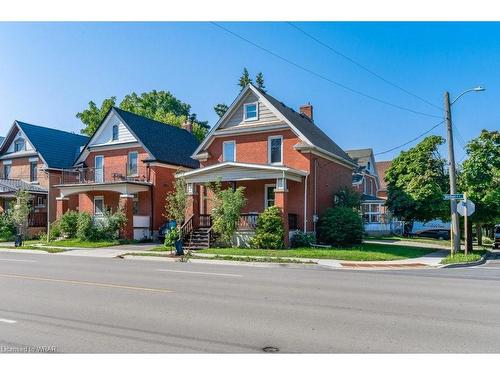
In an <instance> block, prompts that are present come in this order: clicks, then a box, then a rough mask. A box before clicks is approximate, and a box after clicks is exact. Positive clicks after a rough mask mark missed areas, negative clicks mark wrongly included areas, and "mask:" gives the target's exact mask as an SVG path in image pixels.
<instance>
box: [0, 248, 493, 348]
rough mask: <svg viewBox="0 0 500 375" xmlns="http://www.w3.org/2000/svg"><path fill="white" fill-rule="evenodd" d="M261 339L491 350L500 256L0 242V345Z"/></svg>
mask: <svg viewBox="0 0 500 375" xmlns="http://www.w3.org/2000/svg"><path fill="white" fill-rule="evenodd" d="M268 346H271V347H277V348H279V350H280V352H294V353H296V352H301V353H318V352H321V353H325V352H326V353H369V352H377V353H387V352H389V353H402V352H404V353H408V352H409V353H415V352H425V353H444V352H497V353H498V352H500V259H498V260H494V261H490V262H488V263H487V264H486V265H484V266H481V267H476V268H467V269H420V270H388V271H382V270H370V271H360V270H331V269H323V268H320V267H315V266H300V265H295V266H288V267H284V266H273V267H251V266H235V265H215V264H189V263H172V262H166V261H140V260H123V259H98V258H89V257H69V256H61V255H57V254H53V255H40V254H28V253H27V254H18V253H0V352H2V351H3V352H6V351H12V350H17V349H13V348H26V347H30V348H31V349H30V350H36V348H37V347H45V348H49V350H54V351H56V352H87V353H88V352H92V353H95V352H97V353H110V352H127V353H128V352H149V353H152V352H161V353H173V352H188V353H191V352H202V353H228V352H229V353H234V352H244V353H259V352H262V348H264V347H268ZM34 348H35V349H34ZM50 348H53V349H50Z"/></svg>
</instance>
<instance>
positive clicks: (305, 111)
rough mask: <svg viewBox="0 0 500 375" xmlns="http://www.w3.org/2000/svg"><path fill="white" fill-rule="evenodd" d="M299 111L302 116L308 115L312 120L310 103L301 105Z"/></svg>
mask: <svg viewBox="0 0 500 375" xmlns="http://www.w3.org/2000/svg"><path fill="white" fill-rule="evenodd" d="M299 112H300V113H302V114H303V115H304V116H307V117H309V120H311V121H313V106H312V104H311V103H307V104H304V105H301V106H300V110H299Z"/></svg>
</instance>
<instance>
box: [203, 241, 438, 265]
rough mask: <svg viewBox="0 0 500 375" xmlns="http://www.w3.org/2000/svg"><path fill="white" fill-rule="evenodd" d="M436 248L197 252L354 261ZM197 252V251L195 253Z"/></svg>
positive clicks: (410, 255)
mask: <svg viewBox="0 0 500 375" xmlns="http://www.w3.org/2000/svg"><path fill="white" fill-rule="evenodd" d="M433 251H435V249H426V248H422V247H413V246H400V245H386V244H383V245H382V244H371V243H364V244H361V245H358V246H355V247H352V248H346V249H342V248H331V249H319V248H297V249H287V250H267V249H238V248H210V249H205V250H200V251H197V253H205V254H217V255H226V256H227V255H236V256H254V257H255V256H263V257H280V258H284V257H293V258H318V259H339V260H352V261H380V260H398V259H405V258H417V257H420V256H423V255H425V254H428V253H431V252H433ZM195 254H196V253H195Z"/></svg>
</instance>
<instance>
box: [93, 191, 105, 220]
mask: <svg viewBox="0 0 500 375" xmlns="http://www.w3.org/2000/svg"><path fill="white" fill-rule="evenodd" d="M99 199H101V200H102V215H101V214H97V213H96V209H95V207H96V206H95V201H96V200H99ZM105 210H106V207H105V206H104V196H103V195H96V196H94V216H104V211H105Z"/></svg>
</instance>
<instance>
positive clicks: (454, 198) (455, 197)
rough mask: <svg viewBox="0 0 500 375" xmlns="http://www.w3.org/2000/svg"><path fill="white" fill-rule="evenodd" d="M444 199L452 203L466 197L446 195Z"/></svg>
mask: <svg viewBox="0 0 500 375" xmlns="http://www.w3.org/2000/svg"><path fill="white" fill-rule="evenodd" d="M443 199H444V200H445V201H451V200H459V201H460V200H462V199H464V195H463V194H445V195H443Z"/></svg>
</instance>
